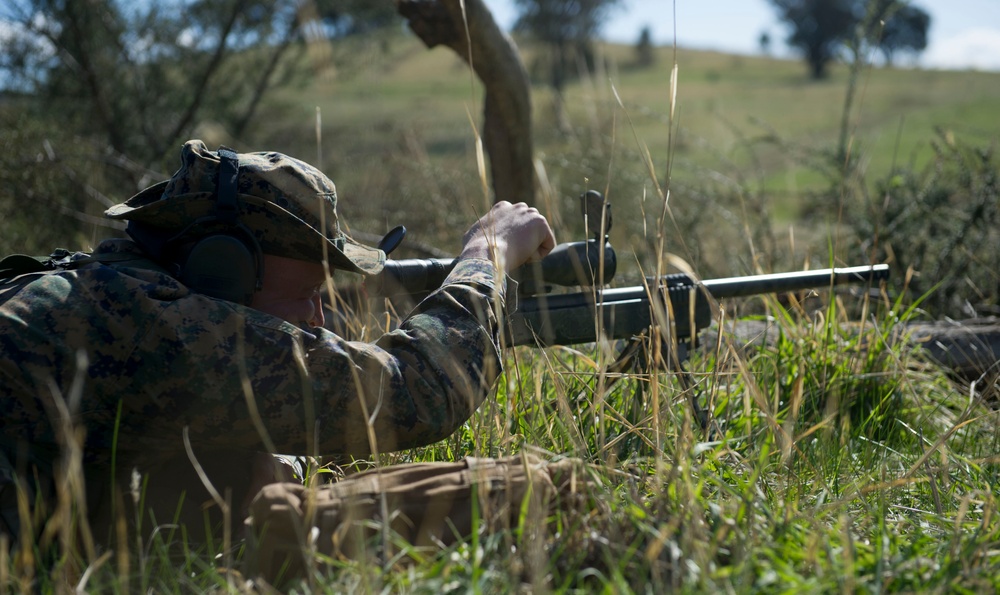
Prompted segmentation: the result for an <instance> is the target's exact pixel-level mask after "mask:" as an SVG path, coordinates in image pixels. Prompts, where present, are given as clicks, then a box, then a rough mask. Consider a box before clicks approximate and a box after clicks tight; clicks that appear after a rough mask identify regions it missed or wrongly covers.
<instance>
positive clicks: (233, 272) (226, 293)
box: [179, 234, 261, 305]
mask: <svg viewBox="0 0 1000 595" xmlns="http://www.w3.org/2000/svg"><path fill="white" fill-rule="evenodd" d="M260 266H261V263H260V262H259V260H258V257H257V254H255V252H254V250H252V249H251V248H250V247H249V246H248V245H247V242H245V241H242V240H240V239H239V238H237V237H235V236H234V235H227V234H215V235H210V236H206V237H204V238H202V239H201V240H199V241H198V243H196V244H195V245H194V247H193V248H192V249H191V252H190V253H189V254H188V257H187V259H186V261H185V262H184V265H183V266H182V267H181V271H180V275H179V277H180V281H181V283H184V284H185V285H187V286H188V287H190V288H191V289H193V290H194V291H196V292H198V293H201V294H204V295H207V296H209V297H213V298H218V299H222V300H226V301H229V302H236V303H238V304H244V305H249V303H250V300H251V299H252V298H253V293H254V291H255V290H256V289H258V281H259V279H260V277H259V275H260V271H259V270H258V269H259V267H260Z"/></svg>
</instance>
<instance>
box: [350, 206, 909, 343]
mask: <svg viewBox="0 0 1000 595" xmlns="http://www.w3.org/2000/svg"><path fill="white" fill-rule="evenodd" d="M580 199H581V209H582V211H583V216H584V221H585V224H589V223H595V224H596V227H597V231H595V233H594V237H592V238H590V239H588V240H586V241H581V242H570V243H566V244H560V245H558V246H556V248H555V249H554V250H553V251H552V252H551V253H550V254H549V255H548V256H546V257H545V258H544V259H542V260H540V261H539V262H536V263H529V264H527V265H524V266H523V267H521V268H520V269H518V270H516V271H513V272H512V273H511V274H510V276H511V277H512V278H513V279H514V280H515V281H516V282H517V290H516V291H514V292H511V294H512V295H514V296H516V298H511V297H508V304H507V306H508V307H507V310H508V312H507V317H506V320H505V323H504V334H505V344H506V345H508V346H514V345H536V346H541V347H544V346H550V345H574V344H581V343H591V342H595V341H597V340H598V339H609V340H617V339H629V340H632V339H635V338H637V337H643V336H647V335H648V330H649V329H651V328H656V327H659V328H662V321H666V320H670V321H671V322H672V328H671V332H672V336H673V337H675V338H676V342H677V345H678V346H679V347H681V348H682V349H681V353H678V355H679V356H680V358H681V359H684V357H685V356H686V353H687V350H688V349H689V348H690V347H693V346H695V345H696V344H697V338H698V333H699V332H700V331H701V330H703V329H705V328H707V327H708V326H710V325H711V323H712V312H713V309H712V302H713V300H719V299H723V298H734V297H744V296H751V295H759V294H767V293H786V292H796V291H803V290H807V289H820V288H824V287H834V286H840V285H846V284H876V283H878V282H881V281H884V280H886V279H888V276H889V267H888V265H885V264H876V265H870V266H853V267H846V268H828V269H820V270H812V271H799V272H790V273H778V274H767V275H750V276H744V277H730V278H725V279H709V280H703V281H698V280H696V279H694V278H692V277H690V276H689V275H686V274H682V273H680V274H669V275H665V276H661V277H658V278H657V277H649V278H647V279H646V283H645V284H643V285H638V286H634V287H620V288H611V287H608V285H609V283H610V282H611V280H612V279H613V277H614V274H615V270H616V268H617V257H616V255H615V251H614V249H613V248H612V246H611V244H610V242H609V241H608V237H607V232H608V230H609V229H610V224H611V216H610V205H609V204H608V203H607V202H605V201H604V198H603V197H602V196H601V194H600V193H598V192H596V191H593V190H591V191H588V192H586V193H584V194H583V195H582V196H581V197H580ZM403 233H405V230H404V231H403V232H398V233H397V235H398V238H396V239H393V240H392V241H391V242H388V244H390V245H384V246H383V249H387V252H388V251H391V249H392V248H394V247H395V245H398V243H399V240H401V239H402V235H403ZM387 237H389V236H387ZM454 262H455V261H454V260H453V259H403V260H388V261H387V262H386V266H385V269H384V270H383V272H382V273H381V274H379V275H375V276H372V277H369V278H368V279H367V280H366V283H365V286H366V291H367V293H368V295H369V297H387V298H392V297H394V296H407V297H409V298H413V299H419V298H420V297H422V296H423V295H426V294H427V293H429V292H430V291H432V290H433V289H435V288H437V287H439V286H440V285H441V283H442V282H443V281H444V279H445V277H446V276H447V275H448V273H449V272H450V271H451V269H452V268H453V267H454ZM556 287H576V288H580V289H581V290H580V291H575V292H569V293H565V292H563V293H558V292H556V291H555V289H556ZM515 300H516V303H514V301H515ZM661 335H662V333H661ZM668 336H669V335H668ZM623 356H624V353H623Z"/></svg>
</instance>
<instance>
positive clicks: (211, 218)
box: [167, 147, 264, 305]
mask: <svg viewBox="0 0 1000 595" xmlns="http://www.w3.org/2000/svg"><path fill="white" fill-rule="evenodd" d="M217 153H218V155H219V179H218V181H217V183H216V193H215V194H216V196H215V206H214V209H213V211H212V213H211V214H210V215H208V216H206V217H202V218H200V219H198V220H196V221H194V222H193V223H191V224H190V225H188V226H187V227H186V228H185V229H184V230H183V231H181V232H180V233H179V234H177V235H176V236H174V237H173V238H171V239H170V240H168V241H167V246H168V247H170V246H180V245H183V244H189V243H190V242H191V241H193V242H194V245H193V247H191V249H190V251H188V253H187V256H186V257H184V258H183V262H181V263H180V272H179V274H178V276H177V278H178V280H179V281H180V282H181V283H183V284H184V285H187V286H188V287H189V288H190V289H191V290H193V291H195V292H197V293H200V294H203V295H207V296H209V297H213V298H219V299H223V300H226V301H230V302H236V303H239V304H244V305H249V304H250V300H251V299H252V298H253V294H254V292H255V291H257V290H259V289H260V288H261V287H262V285H263V275H264V255H263V252H262V251H261V249H260V244H259V243H258V242H257V238H256V237H255V236H254V234H253V232H252V231H250V229H249V228H247V226H245V225H243V224H242V223H241V222H240V220H239V214H240V201H239V197H238V192H237V178H238V176H239V169H240V161H239V156H238V155H237V154H236V152H235V151H233V150H232V149H230V148H228V147H220V148H219V150H218V151H217Z"/></svg>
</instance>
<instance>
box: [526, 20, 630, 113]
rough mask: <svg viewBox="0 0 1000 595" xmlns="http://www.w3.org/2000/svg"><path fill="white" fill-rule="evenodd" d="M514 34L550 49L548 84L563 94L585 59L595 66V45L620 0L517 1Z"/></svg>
mask: <svg viewBox="0 0 1000 595" xmlns="http://www.w3.org/2000/svg"><path fill="white" fill-rule="evenodd" d="M514 3H515V4H516V5H517V7H518V9H519V10H520V13H519V16H518V18H517V21H516V22H515V23H514V30H515V31H518V32H521V33H524V34H526V35H528V36H530V37H533V38H534V39H536V40H538V41H540V42H542V43H544V44H546V45H548V46H549V50H550V51H549V52H548V54H547V55H548V56H549V58H550V62H549V67H548V73H549V84H550V85H551V86H552V88H553V90H555V91H556V92H557V93H561V92H562V89H563V87H564V86H565V83H566V80H567V79H568V78H569V75H570V73H571V72H574V71H576V70H577V68H578V63H579V62H578V61H579V59H580V58H583V60H584V62H585V63H586V64H588V66H589V65H592V64H593V55H594V53H593V47H592V42H593V40H594V38H595V37H597V36H598V34H599V33H600V31H601V28H602V27H603V26H604V23H605V22H606V21H607V17H608V15H609V14H610V13H611V11H612V10H613V9H615V8H617V7H618V6H619V5H620V4H621V0H514Z"/></svg>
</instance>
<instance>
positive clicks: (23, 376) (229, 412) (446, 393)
mask: <svg viewBox="0 0 1000 595" xmlns="http://www.w3.org/2000/svg"><path fill="white" fill-rule="evenodd" d="M503 292H504V281H503V278H502V277H501V276H499V275H498V274H497V272H496V270H495V269H494V267H493V265H492V263H490V262H489V261H485V260H474V259H472V260H465V261H462V262H460V263H459V264H458V265H457V266H456V267H455V270H454V271H453V273H452V274H451V276H450V277H449V278H448V280H447V281H446V283H445V285H443V286H442V288H441V289H439V290H437V291H436V292H434V293H433V294H431V295H430V296H429V297H428V298H426V299H425V300H424V301H423V302H422V303H421V304H420V305H419V306H418V308H417V309H416V310H415V311H414V313H413V314H412V315H410V317H409V318H408V319H407V320H406V321H404V323H403V324H402V325H401V326H400V327H399V328H398V329H397V330H395V331H393V332H391V333H388V334H386V335H384V336H383V337H381V338H380V339H379V340H378V341H376V342H375V343H361V342H352V341H347V340H344V339H342V338H340V337H338V336H337V335H334V334H333V333H331V332H329V331H327V330H325V329H315V330H314V331H312V332H306V331H303V330H302V329H300V328H298V327H296V326H294V325H291V324H289V323H287V322H284V321H282V320H279V319H277V318H274V317H272V316H269V315H267V314H264V313H261V312H258V311H256V310H253V309H250V308H247V307H243V306H240V305H236V304H233V303H229V302H225V301H221V300H215V299H211V298H207V297H205V296H202V295H198V294H194V293H191V292H190V291H188V290H187V288H185V287H184V286H183V285H181V284H179V283H177V282H176V281H175V280H173V279H172V278H170V277H169V276H167V275H166V274H164V273H163V272H161V271H155V270H150V269H147V268H141V267H135V268H132V267H130V266H129V263H128V262H125V263H121V264H119V263H115V264H114V266H109V265H106V264H92V265H87V266H85V267H82V268H80V269H78V270H73V271H65V272H60V273H56V274H50V275H44V276H41V277H39V278H38V279H33V280H32V281H31V282H30V283H25V284H24V285H23V286H20V287H19V288H18V290H17V292H16V293H15V294H14V295H12V296H7V297H6V298H5V301H2V302H0V352H2V355H3V356H4V357H2V358H0V433H2V434H4V435H8V436H12V435H16V436H18V438H19V439H22V440H26V441H29V442H30V443H33V444H34V443H54V442H55V436H54V435H53V432H52V428H51V424H49V422H48V419H49V413H51V411H52V406H51V401H52V399H53V398H56V397H55V396H56V395H60V394H61V395H69V394H70V387H71V386H73V383H74V379H76V380H77V382H78V383H79V382H82V387H81V388H82V390H81V391H80V394H79V405H78V417H79V419H80V421H81V422H82V423H83V425H84V426H85V427H86V431H87V447H88V456H87V458H88V459H89V460H91V461H94V462H97V461H100V460H102V459H104V460H107V459H106V457H109V456H110V454H109V453H110V451H111V448H112V446H115V445H116V448H117V449H118V451H119V455H120V456H122V457H127V456H137V457H138V458H140V459H141V458H143V457H142V455H141V454H140V453H157V452H163V451H178V450H180V451H183V448H184V447H183V440H182V436H183V432H184V429H185V428H187V430H188V434H189V436H190V439H191V443H192V445H193V446H194V447H195V449H196V451H197V450H201V449H215V448H226V449H246V450H247V451H254V450H257V451H259V450H265V449H267V448H268V447H270V448H273V449H274V450H275V451H276V452H280V453H286V454H338V453H344V454H358V455H364V454H366V453H369V452H370V451H371V450H372V449H373V448H375V449H377V450H378V451H380V452H387V451H391V450H397V449H403V448H409V447H414V446H419V445H424V444H429V443H432V442H435V441H437V440H440V439H442V438H444V437H446V436H448V435H449V434H451V433H452V432H454V430H455V429H456V428H458V427H459V426H460V425H461V424H462V423H464V422H465V421H466V420H467V419H468V418H469V417H470V416H471V415H472V413H473V412H474V411H475V409H476V408H477V407H478V406H479V404H480V403H481V402H482V401H483V400H484V399H485V397H486V395H487V394H488V392H489V390H490V388H491V387H492V384H493V382H494V381H495V380H496V378H497V376H498V375H499V373H500V367H499V366H500V364H499V350H498V332H499V323H498V316H497V307H498V306H497V304H500V303H502V302H503V297H504V296H503ZM80 365H84V366H85V368H84V369H82V370H81V369H80V368H79V366H80Z"/></svg>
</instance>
